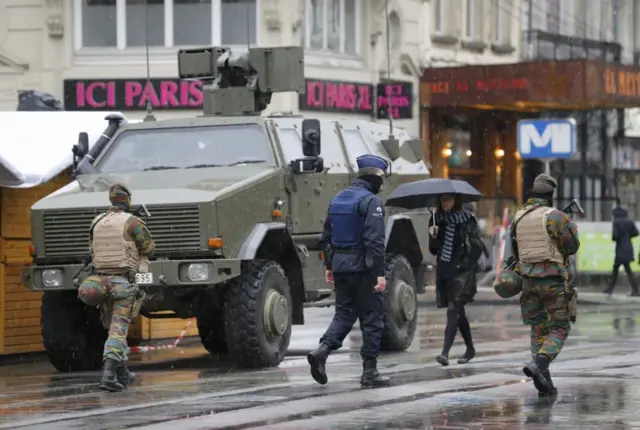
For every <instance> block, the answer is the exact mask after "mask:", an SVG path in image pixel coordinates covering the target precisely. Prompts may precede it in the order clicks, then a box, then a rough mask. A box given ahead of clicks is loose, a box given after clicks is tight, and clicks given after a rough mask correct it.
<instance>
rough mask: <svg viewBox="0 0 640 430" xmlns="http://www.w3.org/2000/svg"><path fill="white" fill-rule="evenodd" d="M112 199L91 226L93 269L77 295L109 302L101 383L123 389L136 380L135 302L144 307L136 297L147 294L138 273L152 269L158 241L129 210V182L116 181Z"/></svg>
mask: <svg viewBox="0 0 640 430" xmlns="http://www.w3.org/2000/svg"><path fill="white" fill-rule="evenodd" d="M109 200H110V202H111V207H110V208H109V210H107V212H106V213H103V214H100V215H98V216H97V217H96V218H95V219H94V220H93V222H92V224H91V227H90V238H91V242H90V243H91V256H92V263H93V268H94V271H93V273H92V275H91V276H89V277H87V279H85V280H84V282H83V283H82V284H81V285H80V288H79V289H78V297H79V298H80V300H82V301H83V302H84V303H85V304H87V305H89V306H96V305H103V306H105V305H106V307H107V309H106V310H105V309H104V308H102V309H103V315H104V314H105V313H106V314H107V315H108V314H110V315H111V318H110V321H109V322H108V325H109V337H108V338H107V341H106V342H105V344H104V353H103V368H102V378H101V380H100V388H102V389H104V390H108V391H122V390H124V389H125V388H126V387H127V386H128V385H129V384H131V383H133V382H135V374H134V373H131V372H129V370H128V369H127V364H126V363H127V350H128V346H127V332H128V330H129V324H130V323H131V319H132V316H133V312H134V307H137V308H138V309H139V304H140V303H137V301H141V300H142V298H143V296H142V295H141V292H140V291H139V290H138V286H137V285H136V284H135V273H137V272H146V271H148V259H147V257H148V256H150V255H151V254H152V253H153V250H154V248H155V244H154V242H153V239H152V238H151V234H149V231H148V230H147V227H146V226H145V224H144V222H143V221H142V220H141V219H140V218H138V217H136V216H135V215H132V214H130V213H129V210H130V207H131V192H130V191H129V190H128V189H127V188H126V187H125V186H124V185H121V184H115V185H112V186H111V188H110V189H109ZM136 305H138V306H136ZM107 318H108V316H107Z"/></svg>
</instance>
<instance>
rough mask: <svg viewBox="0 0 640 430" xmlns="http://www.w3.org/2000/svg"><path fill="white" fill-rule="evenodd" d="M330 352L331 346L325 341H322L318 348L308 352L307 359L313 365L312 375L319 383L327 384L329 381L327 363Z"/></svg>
mask: <svg viewBox="0 0 640 430" xmlns="http://www.w3.org/2000/svg"><path fill="white" fill-rule="evenodd" d="M329 354H331V348H329V347H328V346H327V345H325V344H324V343H321V344H320V346H319V347H318V348H317V349H315V350H314V351H311V352H310V353H309V354H307V361H308V362H309V366H310V367H311V376H313V379H315V380H316V382H317V383H318V384H322V385H325V384H326V383H327V381H328V378H327V372H326V369H325V364H326V363H327V357H328V356H329Z"/></svg>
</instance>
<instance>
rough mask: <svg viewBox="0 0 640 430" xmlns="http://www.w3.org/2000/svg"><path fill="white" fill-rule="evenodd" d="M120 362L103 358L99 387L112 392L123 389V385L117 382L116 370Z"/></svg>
mask: <svg viewBox="0 0 640 430" xmlns="http://www.w3.org/2000/svg"><path fill="white" fill-rule="evenodd" d="M119 365H120V363H118V362H117V361H115V360H112V359H109V358H108V359H106V360H104V363H103V364H102V377H101V378H100V389H102V390H106V391H112V392H118V391H124V386H123V385H122V384H121V383H120V382H118V378H117V376H116V372H117V370H118V367H119Z"/></svg>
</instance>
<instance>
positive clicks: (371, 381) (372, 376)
mask: <svg viewBox="0 0 640 430" xmlns="http://www.w3.org/2000/svg"><path fill="white" fill-rule="evenodd" d="M389 385H391V379H390V378H387V377H386V376H382V375H380V372H378V360H376V359H375V358H366V359H365V360H364V361H363V362H362V377H361V378H360V386H362V387H371V388H378V387H388V386H389Z"/></svg>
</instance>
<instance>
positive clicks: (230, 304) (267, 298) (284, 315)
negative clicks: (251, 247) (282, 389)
mask: <svg viewBox="0 0 640 430" xmlns="http://www.w3.org/2000/svg"><path fill="white" fill-rule="evenodd" d="M292 309H293V302H292V300H291V290H290V288H289V282H288V281H287V276H286V275H285V272H284V270H283V269H282V267H281V266H280V265H279V264H278V263H276V262H274V261H265V260H256V261H251V262H247V263H246V266H244V265H243V273H242V275H240V276H239V277H238V278H236V279H234V280H233V281H232V282H231V283H230V286H229V288H228V290H227V291H226V294H225V307H224V331H225V338H226V341H227V348H228V350H229V353H230V355H231V357H232V358H233V359H234V361H235V362H236V363H238V365H240V366H241V367H244V368H250V369H256V368H266V367H274V366H277V365H278V364H280V363H281V362H282V360H283V359H284V357H285V354H286V353H287V349H288V348H289V341H290V339H291V325H292Z"/></svg>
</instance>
